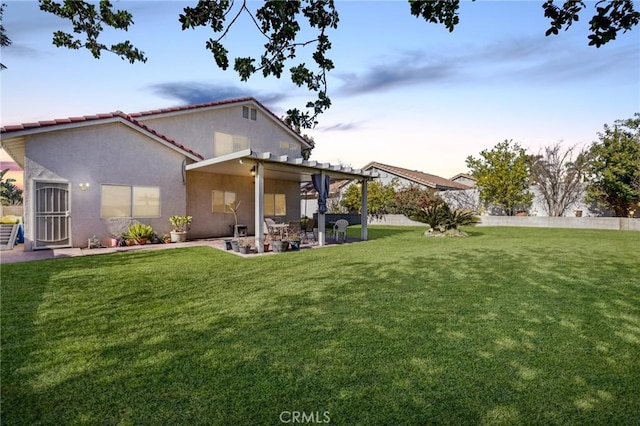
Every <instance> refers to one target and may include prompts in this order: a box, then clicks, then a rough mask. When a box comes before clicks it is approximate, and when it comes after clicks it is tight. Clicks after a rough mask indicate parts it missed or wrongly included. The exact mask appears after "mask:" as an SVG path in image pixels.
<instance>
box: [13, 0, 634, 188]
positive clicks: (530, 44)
mask: <svg viewBox="0 0 640 426" xmlns="http://www.w3.org/2000/svg"><path fill="white" fill-rule="evenodd" d="M6 3H7V7H6V8H5V12H4V20H3V25H4V27H5V29H6V31H7V35H8V36H9V38H10V39H11V40H12V42H13V45H12V46H10V47H8V48H4V49H2V59H1V62H2V63H3V64H4V65H5V66H7V69H6V70H4V71H2V72H1V73H0V78H1V89H2V95H1V107H2V111H1V118H2V125H3V126H4V125H9V124H18V123H25V122H31V121H38V120H48V119H53V118H64V117H70V116H81V115H92V114H98V113H106V112H112V111H116V110H121V111H124V112H127V113H133V112H138V111H145V110H150V109H157V108H165V107H171V106H178V105H186V104H192V103H201V102H209V101H215V100H222V99H228V98H235V97H243V96H253V97H255V98H256V99H258V100H259V101H261V102H262V103H263V104H265V105H266V106H267V107H268V108H270V109H271V110H272V111H273V112H274V113H276V114H277V115H279V116H283V115H284V113H285V111H286V110H287V109H289V108H292V107H298V108H302V107H304V104H305V103H306V102H307V101H308V100H313V99H315V94H309V93H308V92H306V91H305V90H304V89H299V88H297V87H296V86H295V85H293V83H291V82H290V80H289V75H288V74H286V75H283V77H282V78H281V79H280V80H277V79H274V78H269V79H264V78H262V75H256V76H254V77H252V78H251V79H250V80H249V82H246V83H243V82H241V81H240V79H239V78H238V77H237V75H236V74H235V72H234V71H233V70H229V71H226V72H225V71H221V70H219V69H218V68H217V67H216V65H215V62H214V61H213V58H212V56H211V54H210V53H209V52H208V51H207V50H206V49H205V47H204V43H205V41H206V40H207V39H209V38H211V37H214V38H215V37H216V35H215V34H213V33H211V32H210V31H208V30H206V29H199V30H197V31H193V30H188V31H182V30H181V29H180V23H179V22H178V15H179V13H181V11H182V8H184V7H185V6H187V5H194V4H195V3H196V2H176V1H166V2H157V1H148V2H130V1H120V2H114V3H115V4H116V5H117V7H118V8H124V9H127V10H129V11H131V12H132V13H133V15H134V22H135V25H134V26H133V28H131V29H130V30H129V31H128V32H123V31H113V30H110V31H106V32H105V36H106V38H105V42H106V44H109V43H111V42H112V41H121V40H125V39H128V40H130V41H131V42H132V43H133V44H134V45H135V46H137V47H138V48H140V49H141V50H143V51H144V52H145V54H146V55H147V57H148V58H149V59H148V62H147V63H137V64H134V65H131V64H129V63H128V62H126V61H123V60H121V59H119V58H117V57H115V56H113V55H110V54H104V55H103V57H102V58H101V59H100V60H96V59H94V58H93V56H92V55H91V54H90V53H89V52H88V51H86V50H67V49H63V48H56V47H55V46H53V45H52V44H51V37H52V33H53V31H55V30H57V29H66V28H68V27H69V25H68V24H66V23H65V21H63V20H61V19H60V18H57V17H55V16H52V15H49V14H46V13H44V12H41V11H40V10H39V8H38V3H37V2H35V1H29V2H15V1H7V2H6ZM237 3H240V2H239V1H238V2H237ZM542 3H543V2H542V1H535V2H528V1H511V2H506V1H505V2H499V1H477V2H473V3H472V2H464V3H463V4H462V7H461V10H460V24H459V25H458V26H457V27H456V29H455V30H454V31H453V32H452V33H449V32H448V31H447V30H446V29H445V28H444V27H443V26H439V25H436V24H428V23H426V22H424V20H419V19H417V18H415V17H413V16H411V15H410V13H409V4H408V3H407V2H406V1H389V2H380V1H376V2H363V1H337V2H336V8H337V10H338V13H339V15H340V23H339V28H338V29H337V30H334V31H331V32H330V33H329V34H328V35H329V37H330V39H331V41H332V43H333V48H332V49H331V51H330V52H329V54H328V56H329V57H330V58H331V59H333V60H334V63H335V66H336V67H335V69H334V70H333V71H332V72H331V73H330V76H329V96H330V97H331V99H332V101H333V105H332V107H331V109H330V110H329V111H328V112H326V113H325V114H323V115H321V116H320V120H319V121H320V122H319V124H318V126H317V127H316V128H315V129H313V130H309V131H306V132H305V133H307V134H309V135H311V136H313V137H314V139H315V141H316V148H315V150H314V151H313V154H312V159H313V160H317V161H320V162H330V163H344V164H349V165H351V166H354V167H361V166H364V165H365V164H367V163H369V162H371V161H378V162H381V163H386V164H391V165H394V166H399V167H406V168H410V169H417V170H421V171H423V172H427V173H432V174H436V175H439V176H443V177H452V176H453V175H455V174H457V173H460V172H466V171H467V168H466V165H465V158H466V157H467V156H469V155H473V156H478V154H479V152H480V151H482V150H483V149H490V148H491V147H493V146H494V145H496V144H497V143H499V142H501V141H503V140H505V139H513V140H514V141H516V142H518V143H520V145H522V146H523V147H525V148H528V149H530V150H531V152H534V153H537V152H538V151H539V150H540V148H541V147H543V146H545V145H552V144H555V143H558V142H562V144H563V145H565V146H567V147H568V146H573V145H578V146H585V145H587V144H589V143H590V142H592V141H594V140H596V139H597V133H598V132H599V131H601V130H602V128H603V125H604V124H605V123H608V124H611V123H613V122H614V121H615V120H616V119H625V118H631V117H632V116H633V114H634V113H635V112H638V111H640V28H637V27H636V28H635V29H634V30H633V31H630V32H627V33H625V34H620V35H619V36H618V39H616V40H615V41H613V42H611V43H609V44H606V45H605V46H603V47H601V48H595V47H592V46H588V39H587V35H588V32H587V26H588V21H589V19H590V17H591V15H592V14H593V6H594V4H595V3H594V2H587V4H588V10H587V11H585V13H584V15H582V19H581V21H579V22H577V23H575V24H574V25H573V27H572V28H571V29H569V31H567V32H564V31H563V32H561V33H560V34H559V35H558V36H550V37H545V35H544V33H545V31H546V30H547V28H548V27H549V23H548V20H547V19H546V18H544V15H543V9H542ZM260 4H261V3H258V2H250V3H249V6H250V7H254V8H255V7H258V6H259V5H260ZM252 25H253V24H252V22H251V21H250V19H249V18H248V17H246V16H245V17H243V18H242V19H241V20H240V21H239V22H238V25H237V27H234V28H233V29H232V30H231V33H230V35H229V36H227V38H226V40H225V41H224V42H225V43H226V44H227V48H228V49H229V51H230V57H231V58H233V57H235V56H244V55H247V54H254V55H255V54H259V48H260V47H261V45H262V44H263V36H262V35H260V33H259V32H258V31H257V29H256V28H255V27H253V26H252ZM300 52H301V57H303V56H305V59H307V63H309V60H308V58H306V56H307V55H309V54H310V53H311V52H312V50H311V49H309V51H308V52H306V53H302V51H300ZM231 60H233V59H231ZM294 64H297V62H295V63H292V64H291V65H294ZM2 160H3V161H6V160H7V157H6V154H5V153H3V156H2ZM3 165H4V163H3Z"/></svg>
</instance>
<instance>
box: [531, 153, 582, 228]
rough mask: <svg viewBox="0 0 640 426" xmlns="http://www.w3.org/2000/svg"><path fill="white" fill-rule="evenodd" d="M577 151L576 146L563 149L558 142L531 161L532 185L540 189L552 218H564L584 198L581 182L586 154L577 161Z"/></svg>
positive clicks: (578, 156)
mask: <svg viewBox="0 0 640 426" xmlns="http://www.w3.org/2000/svg"><path fill="white" fill-rule="evenodd" d="M574 151H575V147H570V148H567V149H566V150H562V148H561V147H560V144H559V143H557V144H555V145H551V146H546V147H544V148H543V150H542V152H541V153H540V154H539V155H537V156H534V157H531V158H530V159H531V178H532V183H533V184H535V185H537V186H538V188H539V189H540V192H541V194H542V198H543V200H544V208H545V210H546V212H547V214H548V215H549V216H563V215H564V213H565V212H566V210H567V209H568V208H569V207H571V206H572V205H573V204H575V203H577V202H579V201H581V199H582V198H583V197H584V195H585V194H584V188H583V184H582V182H583V179H584V172H585V167H586V153H585V152H579V153H578V154H577V156H576V157H575V158H574Z"/></svg>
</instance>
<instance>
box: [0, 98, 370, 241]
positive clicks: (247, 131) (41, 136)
mask: <svg viewBox="0 0 640 426" xmlns="http://www.w3.org/2000/svg"><path fill="white" fill-rule="evenodd" d="M0 136H1V140H0V141H1V143H2V147H3V148H4V149H5V151H6V152H7V153H8V154H9V155H10V156H11V157H12V158H13V160H14V161H15V162H16V163H18V165H19V166H20V167H21V168H22V169H23V170H24V185H25V188H24V198H25V199H24V209H25V210H24V225H25V250H32V249H44V248H58V247H87V245H88V240H89V239H91V238H92V237H93V236H98V237H99V238H101V239H103V241H106V240H107V238H108V234H109V230H110V224H111V223H112V222H113V221H116V220H118V219H122V218H125V219H127V218H129V219H135V220H138V221H140V222H142V223H145V224H148V225H151V226H152V227H153V228H154V230H156V232H168V231H169V230H170V222H169V217H170V216H173V215H179V216H184V215H189V216H192V217H193V222H192V224H191V227H190V229H189V234H188V236H189V238H208V237H222V236H229V235H232V227H233V225H234V217H233V214H232V212H231V211H230V210H229V208H228V206H227V204H228V203H230V202H233V201H236V202H240V206H239V209H238V220H239V222H240V223H242V224H245V225H246V226H247V230H248V233H249V234H250V235H255V238H256V247H257V248H258V250H259V251H260V250H261V249H262V244H261V243H260V241H261V240H262V239H263V235H264V220H263V219H264V217H265V216H269V217H274V218H276V219H278V220H281V221H287V220H292V219H299V218H300V184H301V182H309V181H311V180H312V176H314V175H317V176H320V177H322V179H319V180H318V182H327V183H326V184H325V183H322V184H321V185H328V184H329V182H330V179H355V180H359V181H362V182H363V183H364V185H363V194H364V192H365V191H366V181H367V180H368V179H371V177H372V174H371V173H369V172H365V171H362V170H354V169H352V168H350V167H343V166H334V165H331V164H327V163H318V162H316V161H308V160H304V159H303V157H302V154H301V151H302V149H304V148H308V144H307V142H306V141H305V140H304V139H303V138H302V137H301V136H300V135H299V134H298V133H296V132H295V131H293V130H292V129H291V128H290V127H289V126H287V125H286V124H285V123H284V122H283V121H282V120H280V119H279V118H278V117H277V116H276V115H274V114H273V113H272V112H271V111H270V110H268V109H267V108H266V107H265V106H264V105H262V104H261V103H260V102H258V101H257V100H256V99H254V98H250V97H247V98H240V99H232V100H226V101H219V102H210V103H205V104H199V105H188V106H181V107H175V108H165V109H158V110H153V111H145V112H138V113H133V114H126V113H124V112H121V111H117V112H113V113H107V114H99V115H91V116H84V117H71V118H66V119H56V120H50V121H41V122H37V123H27V124H20V125H12V126H4V127H2V128H1V129H0ZM320 225H322V223H320ZM320 234H321V235H320V238H319V239H320V243H321V244H322V243H323V242H324V232H323V231H322V232H321V233H320ZM366 234H367V231H366V227H364V228H363V229H362V238H363V239H366Z"/></svg>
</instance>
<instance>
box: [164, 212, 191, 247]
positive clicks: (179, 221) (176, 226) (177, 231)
mask: <svg viewBox="0 0 640 426" xmlns="http://www.w3.org/2000/svg"><path fill="white" fill-rule="evenodd" d="M192 220H193V217H191V216H171V217H170V218H169V222H171V225H172V226H173V230H172V231H171V242H172V243H183V242H185V241H187V227H188V226H189V225H190V224H191V221H192Z"/></svg>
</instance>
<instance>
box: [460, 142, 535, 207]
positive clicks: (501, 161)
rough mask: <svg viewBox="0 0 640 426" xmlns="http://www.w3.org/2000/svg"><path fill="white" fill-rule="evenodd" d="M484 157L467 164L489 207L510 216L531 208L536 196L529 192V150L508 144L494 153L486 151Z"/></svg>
mask: <svg viewBox="0 0 640 426" xmlns="http://www.w3.org/2000/svg"><path fill="white" fill-rule="evenodd" d="M480 156H481V158H474V157H472V156H469V157H467V160H466V162H467V167H469V170H470V171H471V174H472V175H473V176H474V177H475V178H476V185H477V187H478V190H479V191H480V200H481V201H482V202H483V203H484V204H485V206H488V205H490V204H493V205H495V206H497V207H499V208H500V209H502V210H503V212H504V213H505V214H506V215H507V216H513V215H514V214H515V213H516V210H517V209H521V208H522V209H526V208H529V207H530V206H531V203H532V201H533V194H532V193H531V192H529V182H530V181H529V176H530V175H529V157H528V156H527V154H526V153H525V150H524V149H523V148H522V147H520V145H518V144H517V143H513V145H512V141H509V140H505V141H504V142H501V143H499V144H497V145H496V146H495V147H494V148H493V149H492V150H491V151H487V150H484V151H482V152H481V153H480Z"/></svg>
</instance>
